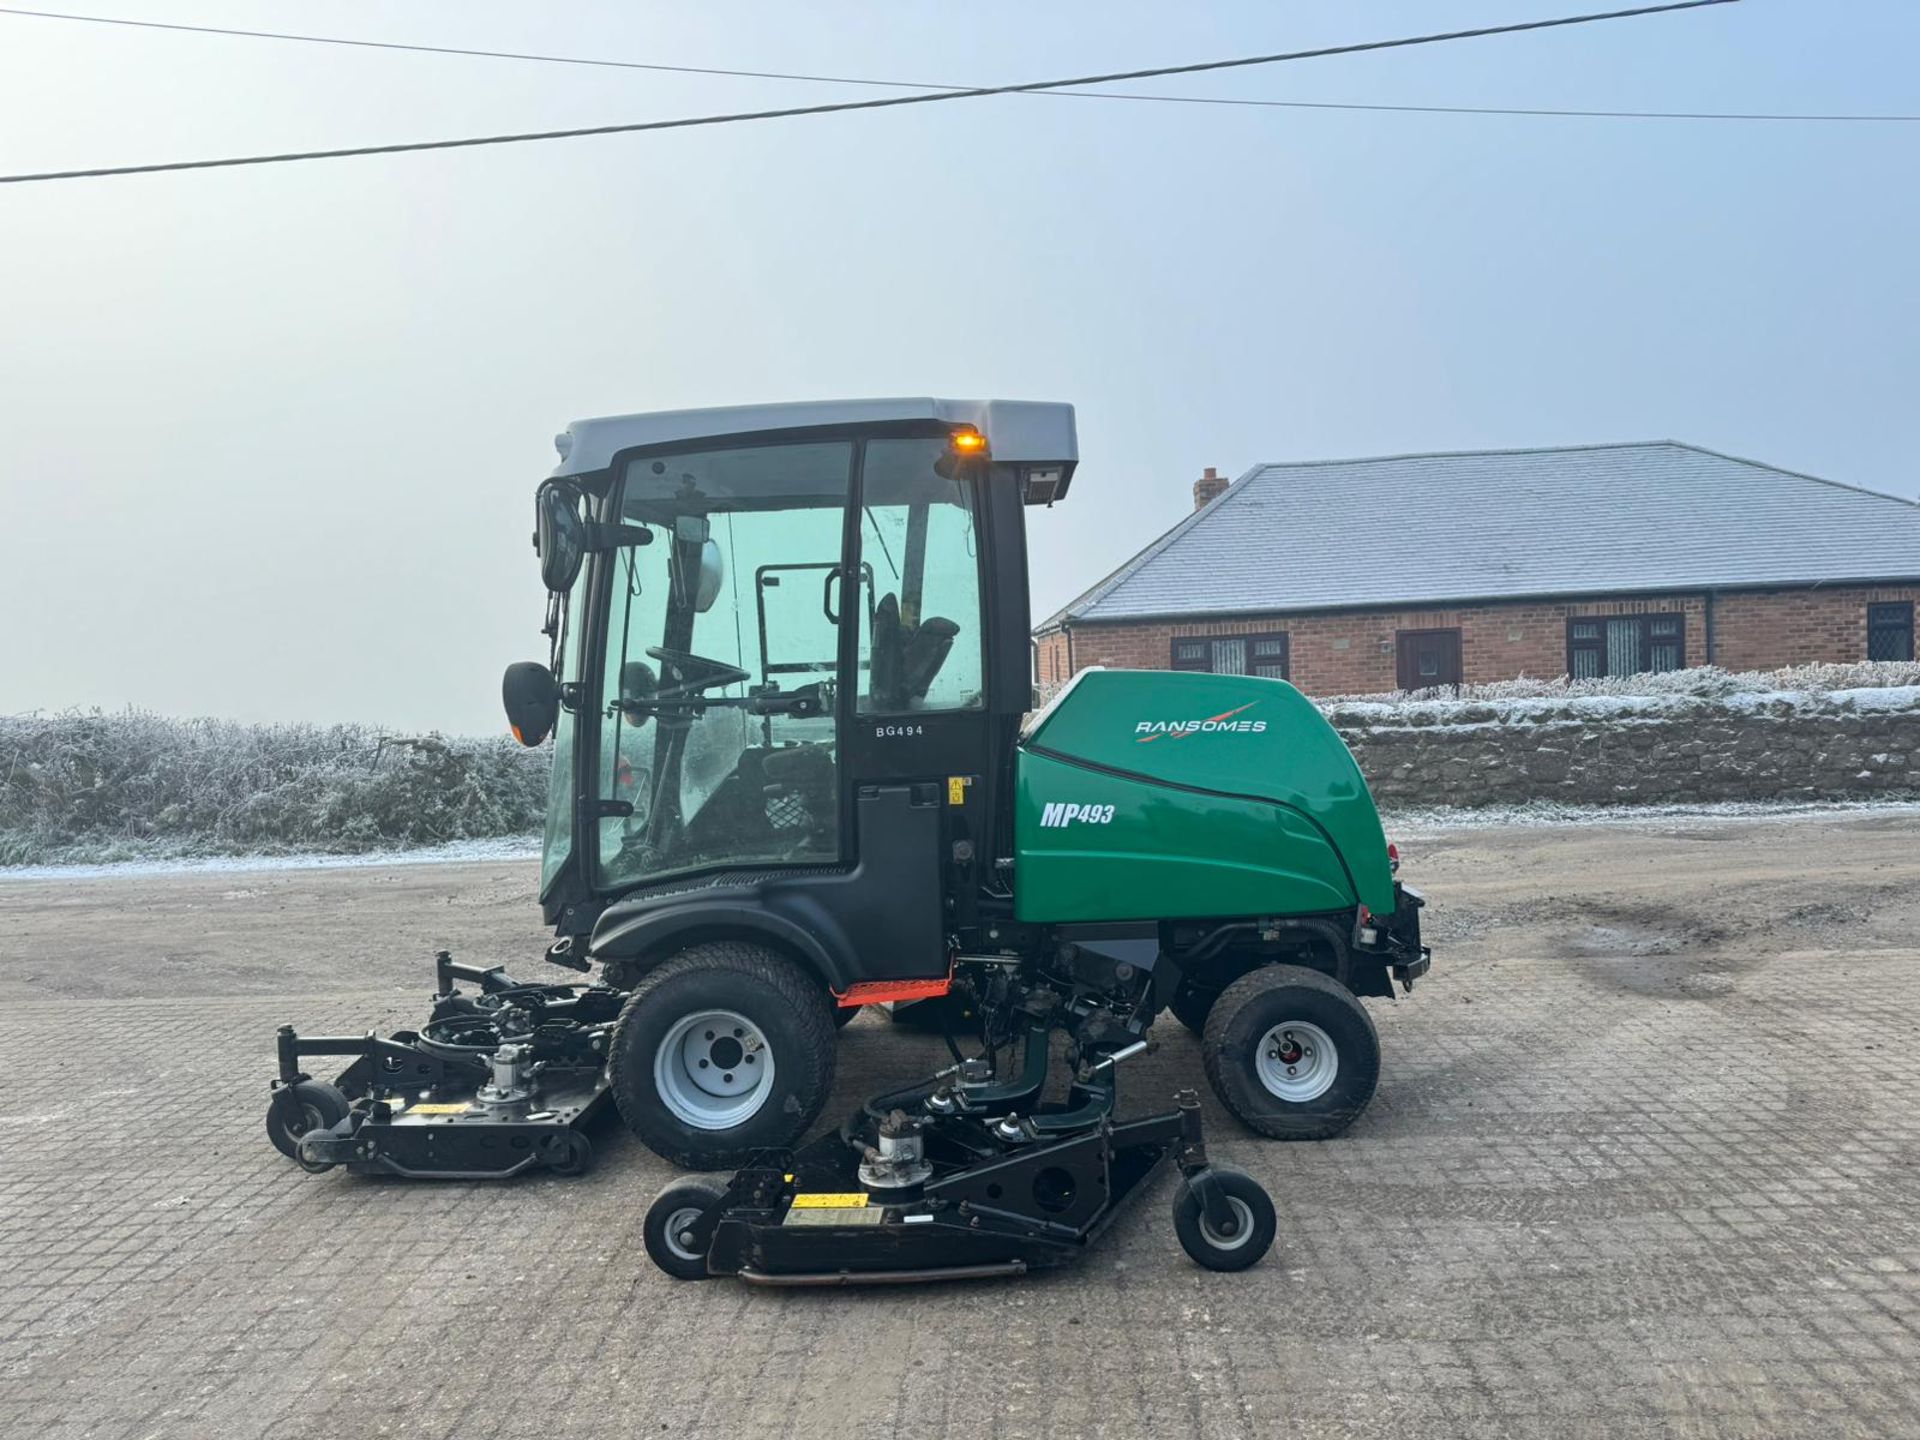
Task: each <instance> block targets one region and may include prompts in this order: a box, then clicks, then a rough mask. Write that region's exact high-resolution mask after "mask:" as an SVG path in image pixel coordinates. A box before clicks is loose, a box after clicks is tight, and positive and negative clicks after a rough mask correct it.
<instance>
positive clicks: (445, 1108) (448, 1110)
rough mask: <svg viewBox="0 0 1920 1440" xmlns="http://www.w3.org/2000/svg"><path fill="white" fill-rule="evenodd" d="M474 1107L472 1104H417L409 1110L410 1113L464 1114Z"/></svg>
mask: <svg viewBox="0 0 1920 1440" xmlns="http://www.w3.org/2000/svg"><path fill="white" fill-rule="evenodd" d="M471 1109H473V1106H471V1105H415V1106H414V1107H413V1108H412V1109H410V1110H408V1111H407V1113H408V1114H409V1115H464V1114H466V1113H467V1112H468V1111H469V1110H471Z"/></svg>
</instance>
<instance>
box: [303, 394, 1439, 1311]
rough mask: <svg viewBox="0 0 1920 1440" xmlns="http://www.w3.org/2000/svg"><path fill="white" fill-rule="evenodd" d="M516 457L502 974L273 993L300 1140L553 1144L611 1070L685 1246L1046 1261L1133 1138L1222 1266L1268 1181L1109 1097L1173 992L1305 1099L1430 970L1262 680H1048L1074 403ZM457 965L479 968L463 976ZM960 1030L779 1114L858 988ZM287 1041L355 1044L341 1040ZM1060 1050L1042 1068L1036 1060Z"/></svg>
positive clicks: (848, 417) (1365, 1049)
mask: <svg viewBox="0 0 1920 1440" xmlns="http://www.w3.org/2000/svg"><path fill="white" fill-rule="evenodd" d="M557 445H558V448H559V450H560V455H561V463H560V465H559V467H558V468H557V470H556V471H555V472H554V474H553V475H552V476H551V477H550V478H548V479H547V480H546V481H545V482H543V483H542V484H541V486H540V487H539V490H538V493H537V496H536V502H535V512H536V522H537V529H536V534H535V544H536V548H537V550H538V553H539V559H540V566H541V571H542V577H543V579H544V581H545V583H546V586H547V589H548V591H549V594H550V602H549V607H548V617H547V626H546V631H547V634H548V635H549V636H550V638H551V641H552V656H551V659H550V662H549V663H547V664H534V663H526V664H521V665H516V666H513V667H511V668H510V669H509V670H508V672H507V678H506V682H505V687H504V688H505V700H506V705H507V711H508V716H509V720H510V722H511V724H512V727H513V732H514V734H515V736H516V737H517V738H519V739H520V740H521V741H522V743H524V744H527V745H538V744H540V743H542V742H543V741H544V740H545V739H546V738H547V736H548V735H549V734H551V735H552V737H553V781H552V794H551V799H550V802H549V810H548V818H547V831H546V840H545V849H544V856H543V861H542V866H541V878H540V900H541V904H542V906H543V907H544V913H545V917H546V919H547V921H548V922H549V923H550V924H551V925H552V926H553V928H554V931H555V934H556V939H555V941H554V943H553V944H552V945H551V946H550V947H549V949H548V950H547V952H546V957H545V958H546V959H547V960H549V961H551V962H553V963H554V964H556V965H559V966H562V967H565V968H567V969H569V970H573V971H577V972H581V973H583V974H592V975H593V977H594V978H593V979H592V980H590V981H589V980H581V981H578V982H574V983H566V984H551V983H537V982H534V983H530V982H527V981H524V980H522V979H516V978H514V977H512V976H510V975H508V974H507V973H506V972H505V971H504V970H502V969H498V968H494V969H482V968H478V967H473V966H468V965H463V964H459V963H457V962H455V961H454V960H453V959H452V958H451V957H450V956H448V955H445V954H443V955H441V956H440V957H439V959H438V961H437V970H436V980H437V984H436V991H435V996H434V1004H433V1009H432V1013H431V1014H430V1016H429V1018H428V1019H427V1021H426V1022H425V1024H424V1025H423V1026H422V1027H421V1029H420V1030H418V1031H402V1032H399V1033H397V1034H394V1035H392V1036H389V1037H384V1038H383V1037H378V1036H374V1035H366V1036H360V1037H319V1036H305V1035H301V1034H299V1033H298V1032H296V1031H295V1030H294V1029H293V1028H292V1027H291V1026H289V1027H285V1028H283V1029H282V1031H281V1032H280V1052H279V1059H280V1074H279V1078H278V1079H277V1080H276V1081H275V1082H274V1086H273V1094H272V1099H271V1103H270V1108H269V1115H268V1132H269V1134H270V1136H271V1138H272V1139H273V1141H274V1143H275V1144H276V1145H277V1146H278V1147H279V1148H280V1149H281V1150H283V1151H284V1152H285V1153H286V1154H288V1155H289V1156H291V1157H293V1158H294V1159H295V1160H297V1161H299V1162H300V1163H301V1164H302V1165H304V1166H306V1167H307V1168H308V1169H312V1170H323V1169H327V1168H330V1167H332V1166H333V1165H336V1164H343V1165H345V1166H347V1167H348V1169H349V1170H352V1171H355V1172H359V1173H384V1174H393V1175H402V1176H417V1177H458V1178H477V1177H483V1176H503V1175H510V1174H514V1173H518V1172H521V1171H525V1170H533V1169H541V1168H545V1169H551V1170H556V1171H559V1172H562V1173H574V1172H578V1171H580V1170H583V1169H584V1168H586V1166H587V1164H588V1163H589V1162H590V1160H591V1157H592V1147H591V1145H590V1143H589V1140H588V1138H587V1134H586V1133H585V1127H586V1126H587V1124H588V1122H589V1121H591V1120H592V1119H593V1117H594V1116H595V1114H596V1113H597V1112H600V1111H603V1110H604V1109H605V1108H606V1107H607V1106H608V1105H609V1104H611V1105H612V1106H613V1107H615V1108H617V1109H618V1111H619V1113H620V1116H621V1118H622V1119H624V1120H625V1122H626V1124H627V1125H628V1127H630V1128H631V1129H632V1130H633V1132H634V1133H635V1134H636V1135H638V1136H639V1137H640V1139H641V1140H643V1141H644V1142H645V1143H646V1144H647V1145H649V1146H650V1147H652V1149H653V1150H655V1151H656V1152H657V1153H658V1154H660V1155H662V1156H664V1157H666V1158H667V1159H669V1160H671V1161H673V1162H674V1163H675V1164H677V1165H681V1166H685V1167H688V1168H692V1169H698V1170H722V1171H733V1172H735V1173H734V1174H733V1176H732V1178H731V1179H730V1180H727V1181H724V1182H722V1181H712V1182H708V1181H687V1182H682V1183H680V1184H676V1185H674V1186H672V1187H670V1188H669V1189H668V1190H667V1191H666V1192H665V1193H664V1194H663V1195H662V1196H661V1197H660V1198H659V1199H658V1200H657V1201H656V1202H655V1204H654V1206H653V1208H652V1209H651V1211H650V1212H649V1213H648V1215H647V1218H646V1223H645V1227H644V1234H645V1242H646V1247H647V1250H648V1252H649V1254H650V1255H651V1256H652V1257H653V1258H654V1260H655V1261H656V1262H657V1263H659V1264H660V1265H661V1266H662V1268H664V1269H666V1270H668V1271H669V1272H670V1273H672V1274H675V1275H680V1276H685V1277H688V1278H694V1277H703V1276H707V1275H716V1274H735V1275H739V1276H741V1277H743V1278H745V1279H748V1280H751V1281H756V1282H761V1283H776V1284H842V1283H853V1282H860V1281H883V1280H902V1279H930V1278H945V1277H955V1276H973V1275H992V1274H1008V1273H1017V1272H1020V1271H1023V1270H1028V1269H1033V1268H1038V1267H1042V1266H1048V1265H1054V1264H1059V1263H1063V1262H1066V1261H1070V1260H1072V1259H1073V1258H1074V1257H1075V1256H1077V1255H1078V1254H1080V1253H1081V1252H1082V1251H1083V1250H1084V1249H1085V1247H1086V1246H1087V1244H1089V1243H1090V1242H1091V1241H1092V1240H1093V1239H1094V1238H1095V1237H1096V1236H1097V1235H1099V1234H1100V1233H1101V1231H1102V1230H1103V1229H1104V1228H1105V1226H1106V1225H1107V1224H1108V1223H1109V1222H1110V1221H1111V1220H1112V1218H1113V1216H1114V1215H1115V1213H1116V1212H1117V1210H1118V1208H1119V1206H1120V1203H1121V1202H1122V1201H1123V1200H1124V1199H1125V1198H1126V1197H1127V1196H1128V1195H1129V1194H1131V1193H1132V1192H1134V1191H1135V1190H1137V1189H1138V1188H1139V1187H1140V1186H1141V1185H1142V1184H1143V1183H1144V1182H1145V1181H1146V1180H1147V1179H1148V1178H1149V1177H1150V1176H1151V1175H1152V1174H1154V1173H1156V1172H1157V1171H1158V1169H1159V1168H1160V1166H1161V1163H1162V1162H1163V1161H1166V1160H1169V1159H1171V1160H1172V1161H1173V1162H1174V1164H1175V1166H1176V1167H1177V1168H1178V1170H1179V1172H1180V1175H1181V1180H1180V1183H1179V1187H1178V1190H1177V1193H1176V1197H1175V1216H1174V1219H1175V1226H1176V1229H1177V1231H1178V1233H1179V1237H1180V1239H1181V1242H1182V1244H1183V1245H1184V1246H1185V1248H1186V1249H1187V1250H1188V1252H1189V1253H1190V1254H1192V1255H1193V1256H1194V1257H1195V1258H1196V1259H1197V1260H1199V1261H1200V1262H1201V1263H1202V1264H1204V1265H1208V1266H1211V1267H1213V1268H1217V1269H1239V1268H1242V1267H1244V1266H1246V1265H1250V1264H1252V1263H1254V1262H1255V1261H1257V1260H1258V1259H1259V1258H1260V1256H1261V1255H1262V1254H1263V1253H1264V1252H1265V1250H1266V1248H1267V1246H1268V1245H1269V1244H1270V1242H1271V1241H1272V1238H1273V1234H1274V1229H1275V1220H1274V1210H1273V1205H1272V1203H1271V1202H1270V1200H1269V1199H1268V1197H1267V1195H1266V1194H1265V1192H1264V1191H1263V1190H1262V1189H1261V1188H1260V1186H1259V1185H1258V1184H1256V1183H1255V1182H1254V1181H1253V1180H1251V1179H1250V1178H1248V1177H1247V1176H1245V1175H1242V1174H1239V1173H1237V1172H1234V1171H1229V1170H1226V1169H1224V1168H1221V1167H1219V1166H1215V1165H1212V1164H1211V1163H1210V1162H1209V1161H1208V1158H1207V1154H1206V1148H1205V1145H1204V1142H1203V1140H1202V1137H1201V1130H1200V1109H1199V1103H1198V1100H1197V1098H1196V1097H1195V1095H1194V1094H1193V1093H1192V1092H1191V1091H1183V1092H1182V1093H1181V1094H1180V1095H1178V1096H1177V1097H1175V1099H1176V1103H1175V1106H1174V1108H1173V1109H1171V1110H1168V1111H1166V1112H1164V1113H1162V1114H1157V1115H1151V1116H1148V1117H1145V1118H1142V1119H1135V1120H1128V1121H1122V1120H1119V1119H1116V1118H1115V1114H1114V1109H1115V1080H1114V1075H1115V1070H1116V1069H1117V1067H1118V1066H1119V1065H1120V1064H1121V1063H1123V1062H1124V1061H1125V1060H1126V1059H1127V1058H1128V1057H1129V1056H1131V1055H1134V1054H1137V1053H1139V1052H1140V1051H1142V1050H1143V1049H1144V1048H1145V1039H1144V1037H1145V1035H1146V1033H1147V1031H1148V1027H1149V1026H1151V1025H1152V1024H1153V1022H1154V1020H1155V1018H1156V1017H1157V1016H1158V1015H1160V1014H1161V1012H1163V1011H1168V1010H1170V1011H1172V1013H1173V1014H1174V1016H1176V1017H1177V1018H1178V1019H1179V1020H1180V1021H1181V1022H1182V1023H1183V1024H1185V1025H1186V1026H1187V1027H1188V1028H1189V1029H1191V1030H1193V1031H1194V1032H1195V1033H1196V1034H1197V1035H1199V1037H1200V1052H1201V1058H1202V1062H1203V1064H1204V1067H1205V1070H1206V1073H1207V1079H1208V1081H1209V1082H1210V1083H1211V1084H1212V1086H1213V1088H1214V1091H1215V1093H1216V1094H1217V1095H1218V1096H1219V1098H1220V1100H1221V1102H1222V1103H1223V1104H1224V1105H1225V1106H1226V1108H1227V1109H1228V1110H1229V1111H1231V1112H1232V1113H1233V1114H1234V1115H1235V1116H1237V1117H1238V1118H1239V1119H1240V1120H1241V1121H1243V1122H1244V1123H1245V1124H1247V1125H1248V1126H1249V1127H1251V1128H1252V1129H1254V1130H1256V1131H1258V1132H1260V1133H1261V1134H1263V1135H1268V1136H1273V1137H1276V1138H1280V1139H1320V1138H1325V1137H1328V1136H1332V1135H1335V1134H1338V1133H1339V1132H1340V1131H1341V1130H1343V1129H1345V1128H1346V1127H1347V1125H1348V1124H1350V1123H1351V1122H1352V1120H1353V1119H1354V1117H1355V1116H1356V1115H1358V1114H1359V1113H1360V1112H1361V1111H1362V1110H1363V1109H1364V1108H1365V1107H1366V1105H1367V1102H1368V1100H1369V1099H1370V1098H1371V1096H1372V1094H1373V1089H1374V1083H1375V1080H1376V1078H1377V1076H1378V1074H1379V1065H1380V1058H1379V1043H1378V1039H1377V1037H1376V1035H1375V1032H1374V1027H1373V1024H1372V1021H1371V1020H1370V1019H1369V1018H1368V1015H1367V1012H1366V1010H1365V1008H1364V1007H1363V1006H1362V1005H1361V1003H1360V997H1363V996H1364V997H1376V996H1390V995H1392V994H1393V987H1394V984H1395V983H1396V982H1398V983H1399V984H1401V985H1403V986H1405V987H1408V988H1411V986H1412V984H1413V982H1414V980H1415V979H1416V978H1417V977H1419V976H1420V975H1421V974H1423V973H1425V971H1426V969H1427V965H1428V953H1427V951H1426V949H1425V948H1424V947H1423V946H1422V945H1421V943H1420V918H1419V912H1420V906H1421V900H1420V897H1419V896H1418V895H1417V894H1415V893H1414V892H1413V891H1411V890H1409V889H1407V888H1406V887H1404V886H1402V885H1400V884H1399V883H1398V882H1397V881H1396V880H1395V878H1394V874H1393V870H1394V869H1395V867H1396V863H1397V862H1396V861H1395V860H1394V858H1393V857H1392V856H1391V854H1390V850H1389V847H1388V845H1387V842H1386V839H1385V837H1384V836H1383V835H1382V833H1381V829H1380V821H1379V817H1378V815H1377V814H1376V812H1375V810H1374V807H1373V802H1372V800H1371V798H1370V797H1369V795H1368V793H1367V787H1366V783H1365V781H1364V780H1363V779H1362V778H1361V775H1360V772H1359V769H1358V768H1357V767H1356V766H1355V764H1354V762H1353V759H1352V757H1351V756H1350V755H1349V754H1348V752H1347V750H1346V748H1345V746H1344V745H1343V744H1342V743H1341V741H1340V739H1339V737H1338V736H1337V735H1336V734H1335V733H1334V731H1333V730H1332V728H1331V727H1330V726H1329V725H1328V724H1327V723H1326V721H1325V720H1324V719H1323V718H1322V717H1321V716H1320V714H1319V713H1318V712H1317V711H1316V710H1315V709H1314V708H1313V706H1312V705H1310V704H1309V703H1308V702H1307V701H1306V700H1305V699H1304V698H1303V697H1302V696H1301V695H1300V693H1299V692H1298V691H1296V690H1295V689H1293V687H1292V686H1290V685H1288V684H1287V683H1286V682H1285V681H1282V680H1275V679H1266V678H1260V677H1254V676H1245V675H1214V674H1192V673H1180V674H1174V673H1159V672H1133V671H1107V670H1097V669H1096V670H1089V671H1084V672H1082V673H1081V674H1079V675H1078V676H1076V677H1075V678H1074V679H1073V680H1072V681H1071V682H1070V683H1069V684H1068V685H1067V686H1066V687H1065V688H1064V689H1063V690H1061V691H1060V693H1059V694H1057V695H1055V696H1054V697H1053V699H1052V701H1051V702H1050V703H1049V704H1047V705H1046V706H1045V708H1044V709H1040V710H1039V711H1038V712H1037V713H1029V712H1030V711H1032V709H1033V704H1034V693H1033V683H1032V675H1031V668H1030V664H1031V662H1030V654H1031V649H1030V646H1031V642H1030V638H1029V627H1030V618H1029V615H1028V601H1027V558H1026V533H1025V524H1024V507H1026V506H1028V505H1050V504H1052V503H1053V502H1055V501H1057V500H1060V499H1062V498H1064V497H1065V495H1066V494H1067V490H1068V486H1069V484H1070V482H1071V480H1072V478H1073V472H1074V468H1075V464H1076V459H1077V448H1076V441H1075V435H1074V425H1073V411H1072V409H1071V408H1070V407H1068V406H1065V405H1053V404H1032V403H1020V402H1007V401H981V402H976V401H948V400H874V401H851V402H845V403H805V404H792V405H773V406H760V407H743V408H738V409H724V410H704V411H680V412H670V413H662V414H652V415H630V416H621V417H616V418H612V419H603V420H588V421H581V422H578V423H576V424H574V425H573V426H571V427H570V428H569V429H568V430H567V431H566V432H565V433H564V434H562V435H561V436H560V437H559V439H558V441H557ZM461 982H464V983H465V984H467V985H469V986H471V987H472V989H471V990H463V989H462V988H461ZM875 1004H878V1005H884V1006H887V1007H888V1008H889V1009H890V1010H891V1011H892V1012H893V1014H894V1017H895V1018H896V1019H904V1018H916V1019H918V1020H920V1021H922V1022H924V1023H926V1024H929V1025H933V1026H936V1027H937V1028H939V1029H941V1030H942V1031H943V1032H944V1033H945V1035H946V1038H947V1043H948V1046H949V1047H950V1049H951V1050H952V1052H953V1061H954V1063H953V1064H952V1065H951V1066H950V1067H949V1068H948V1069H946V1070H945V1071H943V1072H941V1073H940V1074H939V1075H936V1076H934V1077H932V1078H930V1079H928V1080H926V1081H924V1082H922V1083H920V1084H916V1085H909V1086H906V1087H905V1088H902V1089H900V1090H898V1091H895V1092H893V1093H891V1094H888V1095H882V1096H879V1097H876V1098H875V1099H873V1100H871V1101H869V1102H868V1103H867V1104H866V1105H865V1106H863V1107H862V1108H861V1110H860V1111H859V1112H858V1113H856V1114H855V1115H853V1116H852V1117H850V1118H849V1119H848V1120H846V1121H845V1123H843V1124H842V1125H841V1126H839V1128H838V1129H837V1130H836V1131H830V1132H828V1133H827V1134H825V1135H824V1136H822V1137H820V1138H818V1139H816V1140H814V1141H812V1142H811V1143H810V1144H807V1145H804V1146H802V1147H801V1148H798V1149H796V1148H794V1147H796V1146H798V1145H799V1144H800V1142H801V1140H802V1137H803V1136H804V1135H806V1133H807V1132H808V1131H809V1130H810V1129H811V1127H812V1126H813V1123H814V1121H815V1120H816V1119H817V1118H818V1116H819V1113H820V1111H821V1109H822V1107H823V1106H824V1105H825V1103H826V1101H827V1098H828V1094H829V1092H830V1090H831V1088H832V1083H833V1073H834V1060H835V1046H836V1031H837V1029H838V1027H839V1026H840V1025H842V1024H844V1023H845V1022H846V1021H847V1020H848V1019H849V1018H851V1017H852V1016H853V1015H854V1014H855V1013H856V1011H857V1010H858V1009H859V1008H860V1007H861V1006H863V1005H875ZM316 1055H347V1056H351V1057H353V1060H352V1063H351V1064H350V1065H349V1066H348V1068H347V1069H346V1070H345V1072H344V1073H342V1074H341V1075H340V1076H338V1078H337V1079H335V1080H334V1081H333V1082H332V1083H327V1082H323V1081H319V1080H315V1079H312V1078H310V1077H309V1076H308V1075H306V1074H305V1073H304V1072H303V1071H302V1069H301V1064H302V1062H303V1061H304V1060H305V1059H306V1058H307V1057H310V1056H316ZM1050 1075H1057V1076H1059V1078H1060V1081H1061V1082H1062V1083H1059V1084H1055V1085H1053V1086H1049V1084H1048V1081H1049V1077H1050Z"/></svg>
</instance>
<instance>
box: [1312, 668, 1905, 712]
mask: <svg viewBox="0 0 1920 1440" xmlns="http://www.w3.org/2000/svg"><path fill="white" fill-rule="evenodd" d="M1914 686H1920V662H1914V661H1873V660H1862V661H1859V662H1857V663H1854V664H1848V665H1794V666H1789V667H1788V668H1786V669H1784V670H1739V671H1734V670H1722V669H1720V668H1719V667H1718V666H1716V665H1699V666H1695V667H1694V668H1693V669H1691V670H1669V671H1666V672H1664V673H1662V674H1658V675H1619V676H1605V677H1602V678H1600V679H1597V680H1573V679H1569V678H1568V677H1567V676H1565V675H1562V676H1560V677H1558V678H1557V679H1553V680H1534V679H1530V678H1529V677H1527V676H1525V675H1522V676H1520V677H1519V678H1518V679H1516V680H1495V681H1491V682H1489V683H1487V684H1484V685H1462V686H1460V687H1459V689H1458V690H1455V689H1453V688H1451V687H1447V688H1442V689H1438V690H1389V691H1385V692H1383V693H1379V694H1371V695H1327V696H1322V697H1320V698H1319V699H1317V700H1316V701H1315V703H1316V704H1318V705H1319V706H1320V707H1321V708H1322V709H1334V708H1338V707H1341V706H1346V705H1353V704H1372V705H1405V704H1409V703H1424V702H1430V701H1445V702H1448V703H1454V704H1467V703H1473V702H1478V703H1481V704H1485V703H1487V702H1489V701H1504V700H1574V699H1586V698H1589V697H1599V696H1616V697H1622V698H1625V697H1645V698H1650V699H1667V698H1677V699H1688V700H1724V699H1726V698H1727V697H1729V696H1734V695H1778V694H1795V695H1831V694H1833V693H1835V692H1837V691H1852V690H1876V689H1896V688H1897V689H1905V688H1911V687H1914Z"/></svg>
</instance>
